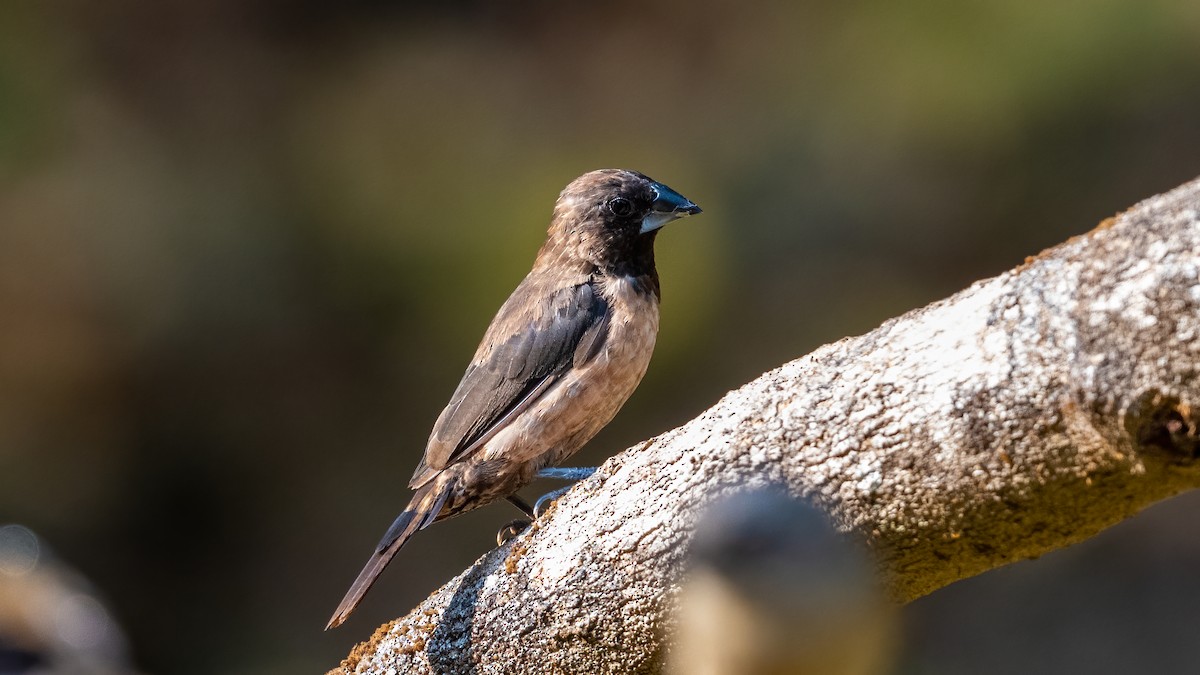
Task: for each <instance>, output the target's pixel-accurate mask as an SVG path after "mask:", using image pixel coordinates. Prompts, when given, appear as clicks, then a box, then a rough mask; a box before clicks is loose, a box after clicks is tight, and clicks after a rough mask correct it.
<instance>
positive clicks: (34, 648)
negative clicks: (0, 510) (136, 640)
mask: <svg viewBox="0 0 1200 675" xmlns="http://www.w3.org/2000/svg"><path fill="white" fill-rule="evenodd" d="M132 672H134V671H133V669H132V668H131V667H130V665H129V658H128V645H127V642H126V640H125V635H124V633H123V632H122V631H121V629H120V627H119V626H117V623H116V621H114V620H113V617H112V615H111V614H110V613H109V611H108V610H107V609H106V608H105V606H104V604H102V603H101V601H100V599H99V598H98V597H97V596H96V592H95V589H93V588H92V587H91V585H90V584H89V583H88V582H87V581H86V580H85V579H84V578H83V577H82V576H80V575H79V573H77V572H75V571H74V570H72V569H70V568H69V567H67V566H66V565H64V564H62V562H60V561H58V560H55V559H54V558H53V557H52V556H51V555H50V554H49V552H48V551H47V549H46V546H45V545H44V544H43V543H42V541H41V540H39V539H38V537H37V535H35V534H34V533H33V532H32V531H31V530H29V529H28V528H26V527H23V526H21V525H14V524H9V525H2V526H0V675H35V674H36V675H123V674H126V673H132Z"/></svg>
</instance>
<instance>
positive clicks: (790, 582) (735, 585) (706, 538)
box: [666, 485, 899, 675]
mask: <svg viewBox="0 0 1200 675" xmlns="http://www.w3.org/2000/svg"><path fill="white" fill-rule="evenodd" d="M898 633H899V616H898V612H897V608H896V607H895V606H894V605H893V603H891V602H890V601H889V600H888V598H887V595H886V593H885V591H884V588H883V586H882V583H881V581H880V579H879V578H878V576H877V572H876V567H875V562H874V560H873V559H872V558H871V556H870V554H869V551H868V549H867V547H866V545H865V542H863V541H861V540H859V539H858V538H857V537H856V536H855V535H853V534H852V533H843V532H840V531H838V530H837V529H836V528H835V527H834V525H833V523H832V522H831V521H830V520H829V517H828V516H827V514H826V513H825V512H824V511H822V510H821V509H820V508H819V507H818V506H817V505H816V504H815V503H813V502H811V501H808V500H803V499H796V498H794V497H792V496H790V495H789V494H788V492H787V491H786V489H784V488H783V487H782V486H778V485H768V486H759V487H753V488H746V489H742V490H739V491H736V492H734V493H732V494H728V495H725V496H723V497H720V498H718V499H715V500H713V502H712V503H710V505H709V506H708V507H707V508H706V509H705V510H704V512H703V513H702V515H701V516H700V517H699V518H698V520H697V525H696V527H695V530H694V533H693V535H692V539H691V541H690V542H689V544H688V552H687V562H686V571H685V573H684V574H683V578H682V582H681V584H680V588H679V593H678V606H677V610H676V612H675V622H674V632H673V635H672V643H673V644H672V647H671V649H670V653H669V655H668V659H667V666H668V667H667V669H666V672H667V673H668V675H881V674H882V673H886V672H890V670H891V667H892V666H893V665H894V662H893V658H894V656H895V648H896V646H897V644H896V643H897V637H898Z"/></svg>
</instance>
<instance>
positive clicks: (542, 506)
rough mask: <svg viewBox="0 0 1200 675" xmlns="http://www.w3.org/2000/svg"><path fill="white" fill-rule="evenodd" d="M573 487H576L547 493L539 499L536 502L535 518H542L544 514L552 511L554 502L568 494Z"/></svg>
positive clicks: (534, 506)
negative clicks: (551, 507)
mask: <svg viewBox="0 0 1200 675" xmlns="http://www.w3.org/2000/svg"><path fill="white" fill-rule="evenodd" d="M572 487H574V486H572V485H568V486H567V487H565V488H559V489H557V490H554V491H552V492H547V493H546V494H544V495H542V496H541V497H538V500H537V502H535V503H534V505H533V516H534V517H535V518H541V517H542V514H543V513H545V512H546V511H548V510H549V509H550V505H551V504H553V503H554V500H556V499H558V498H559V497H561V496H563V495H565V494H567V492H568V491H570V489H571V488H572Z"/></svg>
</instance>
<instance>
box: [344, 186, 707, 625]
mask: <svg viewBox="0 0 1200 675" xmlns="http://www.w3.org/2000/svg"><path fill="white" fill-rule="evenodd" d="M697 213H700V207H698V206H696V205H695V204H693V203H692V202H691V201H689V200H688V199H686V198H685V197H683V196H682V195H680V194H679V193H677V192H675V191H674V190H672V189H671V188H669V187H667V186H666V185H663V184H662V183H658V182H655V181H654V180H651V179H650V178H648V177H646V176H644V175H642V174H640V173H638V172H636V171H627V170H621V169H603V170H600V171H592V172H590V173H586V174H584V175H582V176H580V177H579V178H577V179H575V180H574V181H572V182H571V184H570V185H568V186H567V187H566V188H565V189H564V190H563V191H562V193H561V194H560V195H559V197H558V202H557V204H556V205H555V207H554V215H553V218H552V219H551V221H550V229H549V232H548V236H547V238H546V243H545V244H543V245H542V248H541V250H540V251H538V255H537V259H536V260H534V263H533V269H532V270H531V271H530V272H529V274H528V275H527V276H526V277H525V279H524V280H523V281H522V282H521V284H520V285H519V286H517V288H516V290H514V291H513V293H512V295H511V296H509V298H508V300H507V301H506V302H505V303H504V305H503V306H502V307H501V308H500V311H499V312H498V313H497V314H496V317H495V318H494V319H492V323H491V325H490V326H489V327H488V329H487V332H486V333H485V334H484V336H483V342H481V343H480V345H479V348H478V349H477V350H476V352H475V358H473V359H472V360H471V365H469V366H468V367H467V371H466V373H464V374H463V378H462V381H461V382H460V383H459V385H458V389H456V390H455V392H454V395H453V396H451V398H450V403H449V404H448V405H447V406H446V408H445V409H444V410H443V411H442V414H441V415H440V416H439V417H438V419H437V422H436V423H435V424H434V426H433V432H432V433H431V434H430V437H429V443H428V445H427V446H426V448H425V456H424V457H423V458H422V459H421V463H420V464H419V465H418V466H417V470H416V473H414V474H413V477H412V480H411V481H409V487H411V488H412V489H414V490H416V494H414V495H413V497H412V501H410V502H409V505H408V507H407V508H406V509H405V510H404V512H403V513H401V514H400V515H399V517H397V518H396V520H395V522H394V523H392V526H391V528H389V529H388V531H387V533H386V534H385V535H384V537H383V539H382V540H381V541H380V542H379V545H378V546H377V547H376V549H375V552H374V553H373V554H372V555H371V558H370V560H368V561H367V564H366V566H365V567H364V568H363V570H362V572H360V573H359V575H358V578H357V579H355V581H354V583H353V585H351V586H350V590H349V591H348V592H347V593H346V597H345V598H344V599H343V600H342V603H341V604H340V605H339V606H338V608H337V611H336V612H334V614H333V618H331V619H330V620H329V625H328V626H326V629H328V628H333V627H335V626H338V625H340V624H341V623H342V622H343V621H345V620H346V617H347V616H349V615H350V613H351V612H353V611H354V608H355V607H357V606H358V604H359V602H360V601H361V600H362V597H363V595H364V594H365V593H366V592H367V590H368V589H369V588H370V587H371V584H373V583H374V582H375V579H376V578H377V577H378V576H379V574H380V573H381V572H382V571H383V569H384V567H386V566H387V564H388V562H390V561H391V559H392V558H393V557H394V556H395V555H396V552H397V551H399V550H400V548H401V547H402V546H404V544H405V542H407V541H408V539H409V538H410V537H411V536H412V535H413V534H415V533H416V532H417V531H418V530H420V529H423V528H425V527H426V526H428V525H429V524H431V523H434V522H437V521H439V520H443V519H445V518H449V517H451V516H454V515H457V514H459V513H463V512H465V511H469V510H471V509H474V508H476V507H479V506H483V505H484V504H487V503H489V502H492V501H495V500H497V499H501V498H508V499H509V500H510V501H512V502H513V503H514V504H516V505H518V507H520V508H522V510H524V511H526V513H527V514H529V515H530V516H531V517H532V516H533V514H532V510H531V509H529V507H528V506H527V505H525V504H524V502H522V501H520V499H518V498H516V497H515V496H514V493H515V492H516V491H517V490H519V489H520V488H521V487H523V486H525V485H526V484H528V483H529V482H530V481H532V480H533V479H534V477H535V476H538V475H539V474H540V475H543V476H549V477H560V478H561V477H564V476H567V475H572V474H571V472H570V470H566V471H565V473H564V472H561V471H560V472H559V473H555V472H552V471H550V470H545V469H546V467H552V466H555V465H557V464H558V463H559V462H561V461H562V460H564V459H566V458H567V457H568V456H570V455H571V454H573V453H574V452H575V451H576V450H578V449H579V448H580V447H582V446H583V444H584V443H586V442H587V441H588V440H590V439H591V438H592V436H594V435H596V432H598V431H600V429H601V428H602V427H604V425H606V424H608V422H609V421H610V420H612V418H613V416H614V415H616V414H617V411H618V410H619V409H620V408H621V406H622V405H623V404H624V403H625V400H626V399H628V398H629V395H630V394H632V393H633V390H634V389H635V388H637V385H638V383H639V382H641V379H642V376H643V375H644V374H645V372H646V367H647V365H649V363H650V355H651V353H652V352H653V351H654V342H655V338H656V337H657V334H658V302H659V286H658V273H657V271H656V270H655V268H654V238H655V236H656V235H657V234H658V230H659V228H661V227H662V226H663V225H666V224H667V223H669V222H671V221H672V220H675V219H677V218H681V217H683V216H688V215H693V214H697ZM579 475H586V472H584V473H582V474H574V475H573V477H575V476H579Z"/></svg>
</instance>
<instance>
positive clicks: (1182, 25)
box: [0, 0, 1200, 675]
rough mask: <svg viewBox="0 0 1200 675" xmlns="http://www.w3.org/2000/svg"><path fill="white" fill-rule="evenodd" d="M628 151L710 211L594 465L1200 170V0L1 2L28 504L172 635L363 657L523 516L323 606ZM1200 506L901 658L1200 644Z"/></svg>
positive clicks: (664, 254) (1152, 657) (1186, 653)
mask: <svg viewBox="0 0 1200 675" xmlns="http://www.w3.org/2000/svg"><path fill="white" fill-rule="evenodd" d="M605 166H620V167H628V168H634V169H638V170H640V171H643V172H645V173H647V174H649V175H651V176H653V177H655V178H656V179H659V180H661V181H663V182H666V183H667V184H669V185H671V186H672V187H674V188H676V189H677V190H679V191H680V192H682V193H683V194H685V195H687V196H688V197H690V198H692V199H693V200H695V201H696V202H698V203H699V204H701V205H702V206H703V207H704V208H705V214H704V215H703V216H701V217H699V218H695V219H689V220H687V221H686V222H682V223H678V224H676V225H673V226H671V227H669V228H667V230H666V231H665V232H664V234H663V236H661V237H660V238H659V245H658V251H659V271H660V274H661V276H662V279H663V300H664V303H663V310H662V327H661V335H660V340H659V347H658V351H657V353H656V356H655V359H654V363H653V364H652V365H651V368H650V372H649V374H648V375H647V377H646V379H645V381H644V383H643V384H642V386H641V388H640V389H639V391H638V392H637V393H636V394H635V395H634V396H633V398H632V399H631V400H630V402H629V404H628V405H627V406H626V407H625V410H624V411H623V412H622V413H621V414H620V415H619V416H618V418H617V420H616V421H615V422H614V423H613V424H612V425H611V426H610V427H609V428H608V429H606V430H605V431H604V432H603V433H602V434H601V435H600V436H599V437H597V438H596V439H595V441H594V442H593V443H592V444H591V445H589V446H588V448H586V449H585V450H584V451H583V452H582V453H581V454H580V455H579V456H578V459H579V463H581V464H590V463H596V462H599V461H601V460H602V459H603V458H604V457H606V456H608V455H610V454H612V453H615V452H617V451H619V450H620V449H622V448H624V447H626V446H628V445H631V444H633V443H635V442H636V441H638V440H641V439H644V438H647V437H649V436H652V435H654V434H656V433H659V432H662V431H664V430H667V429H669V428H671V427H673V426H675V425H678V424H680V423H682V422H684V421H686V420H688V419H690V418H691V417H693V416H695V415H696V414H698V413H699V412H700V411H702V410H703V409H704V408H706V407H707V406H709V405H710V404H712V403H713V402H715V401H716V399H717V398H718V397H719V396H720V395H721V394H722V393H724V392H725V391H727V390H729V389H731V388H734V387H736V386H738V385H740V384H742V383H744V382H746V381H748V380H749V379H751V378H753V377H754V376H755V375H757V374H759V373H760V372H762V371H764V370H767V369H769V368H771V367H773V366H776V365H778V364H780V363H783V362H784V361H787V360H789V359H791V358H795V357H798V356H800V355H803V354H805V353H807V352H809V351H810V350H812V349H813V348H815V347H817V346H818V345H820V344H823V343H825V342H829V341H832V340H836V339H838V338H840V337H842V336H845V335H849V334H857V333H861V332H865V331H867V330H869V329H871V328H873V327H874V326H876V325H878V324H879V323H880V322H882V321H883V320H885V319H887V318H890V317H892V316H895V315H897V314H900V313H902V312H904V311H906V310H908V309H911V308H913V307H917V306H920V305H923V304H925V303H927V302H930V301H932V300H936V299H938V298H941V297H944V296H946V295H948V294H950V293H952V292H954V291H956V290H959V289H960V288H962V287H964V286H966V285H967V284H969V283H970V282H972V281H974V280H976V279H978V278H981V277H985V276H990V275H993V274H996V273H999V272H1001V271H1003V270H1005V269H1008V268H1009V267H1012V266H1013V265H1015V264H1017V263H1019V262H1020V261H1021V260H1022V259H1023V257H1024V256H1025V255H1027V254H1032V253H1036V252H1037V251H1039V250H1040V249H1042V248H1044V247H1047V246H1050V245H1053V244H1055V243H1058V242H1059V241H1061V240H1063V239H1065V238H1067V237H1068V236H1071V235H1074V234H1079V233H1082V232H1085V231H1087V230H1088V229H1090V228H1091V227H1092V226H1093V225H1094V224H1095V223H1096V222H1098V221H1099V220H1100V219H1102V218H1104V217H1107V216H1109V215H1111V214H1113V213H1114V212H1117V211H1119V210H1121V209H1123V208H1125V207H1127V206H1130V205H1132V204H1133V203H1134V202H1135V201H1137V200H1139V199H1141V198H1144V197H1148V196H1151V195H1153V194H1155V193H1157V192H1161V191H1164V190H1167V189H1169V188H1172V187H1174V186H1175V185H1177V184H1179V183H1181V182H1183V181H1185V180H1188V179H1191V178H1193V177H1195V176H1196V175H1197V174H1200V3H1196V2H1191V1H1187V0H1181V1H1177V2H1170V1H1165V0H1159V1H1147V0H1089V1H1082V0H1065V1H1060V2H1054V3H1046V2H1036V1H1034V0H1016V1H1014V0H980V1H977V2H970V3H961V2H960V3H956V2H933V1H928V0H917V1H912V2H905V1H901V2H897V1H896V0H863V1H855V2H808V3H794V2H787V1H785V0H778V1H766V2H746V3H722V2H709V1H707V0H701V1H699V2H697V1H692V2H683V1H682V0H660V1H656V2H610V3H570V2H549V1H546V0H535V1H532V2H501V1H497V2H481V1H472V0H453V1H449V2H443V3H417V2H379V1H375V0H356V1H351V2H343V3H326V2H314V1H312V0H299V1H294V2H284V1H283V0H256V1H252V2H251V1H244V0H205V1H203V2H201V1H199V0H197V1H194V2H190V1H187V0H160V1H145V2H137V1H134V0H109V1H106V2H88V1H86V0H44V1H41V2H33V1H27V0H11V1H9V2H5V3H3V4H0V321H2V328H0V523H3V522H20V523H22V524H25V525H27V526H29V527H31V528H33V529H34V530H36V531H37V532H38V533H39V534H41V535H42V536H43V537H44V538H45V541H46V542H48V543H49V545H51V546H53V547H54V549H55V550H56V551H57V553H58V554H59V555H60V556H61V557H62V558H63V559H65V560H66V561H68V562H70V563H71V564H73V565H74V566H76V567H77V568H78V569H79V570H80V571H81V572H83V573H84V574H85V575H87V576H88V577H89V578H90V579H91V580H92V581H93V582H94V583H95V584H96V585H97V587H98V588H99V589H101V592H102V593H103V594H104V597H105V598H106V600H107V602H108V603H109V605H110V608H111V609H112V611H113V613H114V615H115V616H116V618H117V620H118V621H119V622H120V623H121V624H122V625H123V626H124V627H125V629H126V630H127V632H128V634H129V638H130V641H131V644H132V650H133V656H134V659H135V661H136V663H137V665H138V666H139V667H140V668H141V669H143V670H144V671H147V672H155V673H182V674H185V675H186V674H191V673H209V672H223V673H280V674H282V673H299V672H321V671H323V670H324V669H326V668H328V667H332V666H333V665H335V664H336V663H337V661H338V659H340V658H341V657H342V656H344V655H345V654H346V652H347V651H348V650H349V648H350V647H351V646H352V644H353V643H355V642H356V641H359V640H362V639H366V638H367V637H368V636H369V634H370V632H371V631H372V630H373V629H374V628H375V626H376V625H377V624H379V623H382V622H383V621H385V620H387V619H390V618H393V617H395V616H399V615H401V614H403V613H405V612H407V610H408V609H410V608H411V607H412V606H413V605H415V604H416V603H417V602H418V601H419V600H420V599H422V598H424V597H425V596H426V595H427V594H428V593H429V592H430V591H432V590H433V589H434V588H436V587H437V586H438V585H440V584H441V583H443V582H445V581H446V580H448V579H449V578H451V577H452V576H453V575H454V574H455V573H457V572H458V571H460V570H461V569H462V568H463V567H464V566H466V565H467V564H469V563H470V562H471V561H472V560H474V559H475V558H476V557H477V556H479V555H481V554H482V553H484V552H485V551H486V550H488V549H489V548H490V547H491V546H492V545H493V536H494V533H495V531H496V529H497V528H498V527H499V526H500V525H501V524H502V523H504V522H505V521H507V520H509V519H510V518H513V517H515V515H516V512H515V511H513V510H512V509H511V508H510V507H508V506H506V505H496V506H493V507H490V508H486V509H482V510H479V511H476V512H474V513H471V514H469V515H466V516H464V517H462V518H459V519H455V520H454V521H451V522H448V523H446V524H444V525H439V526H438V527H437V528H435V529H434V530H431V531H430V532H428V533H427V534H426V535H424V536H421V537H418V538H416V539H415V540H414V541H413V542H412V544H410V546H409V547H408V548H406V550H405V551H404V552H403V553H402V554H401V556H400V557H399V558H398V559H397V561H396V563H395V564H394V565H393V567H392V568H391V569H389V570H388V572H387V573H386V574H385V575H384V577H383V579H382V581H381V582H380V584H379V585H378V586H377V587H376V589H375V590H374V591H373V592H372V593H371V594H370V595H369V596H368V599H367V601H366V602H365V604H364V606H363V607H362V608H361V609H360V610H359V612H358V614H357V615H356V616H355V617H354V618H353V619H352V620H351V621H350V622H349V624H348V625H347V626H346V627H344V628H342V629H340V630H337V631H334V632H331V633H322V632H321V628H322V626H323V625H324V623H325V620H326V619H327V618H328V615H329V614H330V612H331V611H332V610H333V608H334V606H335V605H336V604H337V601H338V600H339V599H340V598H341V595H342V593H343V592H344V590H345V588H346V586H347V585H348V584H349V582H350V581H351V580H352V579H353V577H354V575H355V574H356V573H357V571H358V569H359V566H360V565H361V564H362V562H363V561H364V560H365V557H366V556H367V554H368V553H369V552H370V550H371V547H372V546H373V545H374V543H375V541H376V539H377V537H378V536H379V535H380V534H381V532H382V531H383V529H384V528H385V527H386V526H387V524H388V523H389V522H390V521H391V519H392V517H393V516H394V515H395V514H396V513H397V512H398V510H399V509H400V508H401V507H402V506H403V504H404V503H405V502H406V501H407V499H408V491H407V489H406V488H405V483H406V482H407V480H408V478H409V476H410V474H411V471H412V468H413V466H414V465H415V463H416V461H417V458H418V457H419V455H420V453H421V452H422V450H423V447H424V441H425V439H426V437H427V434H428V431H429V428H430V426H431V425H432V423H433V420H434V419H435V417H436V416H437V413H438V412H439V411H440V409H441V407H442V406H443V404H444V403H445V401H446V399H447V397H448V396H449V394H450V392H451V391H452V390H453V388H454V385H455V384H456V383H457V380H458V378H459V376H460V375H461V373H462V370H463V368H464V367H465V366H466V363H467V360H468V359H469V357H470V355H471V353H472V352H473V350H474V348H475V345H476V344H477V342H478V339H479V337H480V336H481V334H482V332H483V329H484V328H485V327H486V325H487V323H488V321H489V320H490V318H491V316H492V314H493V313H494V311H495V310H496V308H498V307H499V305H500V303H501V302H502V301H503V300H504V298H505V297H506V296H507V295H508V293H509V291H510V290H511V289H512V287H513V286H514V285H515V284H516V283H517V282H518V281H519V280H520V278H521V277H522V276H523V274H524V273H525V271H527V269H528V267H529V265H530V262H531V260H532V258H533V255H534V253H535V251H536V249H537V247H538V246H539V244H540V242H541V240H542V237H543V234H544V231H545V227H546V224H547V222H548V216H549V213H550V208H551V206H552V204H553V200H554V198H555V196H556V195H557V193H558V191H559V190H560V189H561V188H562V187H563V186H564V185H565V184H566V183H567V182H568V181H569V180H571V179H572V178H574V177H575V176H576V175H578V174H580V173H583V172H584V171H587V170H590V169H594V168H599V167H605ZM541 487H548V486H541ZM537 492H538V490H537V489H530V490H529V491H527V493H528V496H530V497H532V496H535V495H536V493H537ZM1198 512H1200V500H1198V499H1196V498H1194V497H1193V498H1191V499H1188V498H1186V497H1185V498H1182V499H1181V500H1176V501H1174V502H1171V503H1168V504H1166V505H1163V506H1161V507H1158V508H1156V509H1152V510H1151V511H1150V512H1148V513H1147V514H1144V515H1143V516H1142V517H1140V518H1138V519H1135V520H1134V521H1131V522H1130V523H1127V524H1126V525H1123V526H1121V527H1119V528H1117V529H1115V530H1112V531H1110V532H1108V533H1105V534H1104V535H1102V536H1101V537H1100V538H1098V539H1096V540H1093V541H1092V542H1089V543H1087V544H1085V545H1083V546H1081V547H1077V548H1074V549H1070V550H1068V551H1064V552H1061V553H1056V554H1053V555H1050V556H1047V557H1046V558H1045V559H1043V560H1040V561H1037V562H1034V563H1025V564H1022V565H1018V566H1014V567H1012V568H1008V569H1005V570H1001V571H998V572H996V573H993V574H989V575H985V576H983V577H980V578H977V579H974V580H971V581H968V582H965V583H962V584H958V585H956V586H952V587H951V588H948V589H946V590H944V591H942V592H939V593H937V594H935V595H933V596H931V597H930V598H926V599H923V600H921V601H919V602H917V603H915V604H914V605H912V606H911V607H910V608H909V610H908V615H909V633H910V635H909V652H908V653H907V655H906V656H905V663H904V665H903V667H902V668H903V671H904V672H911V673H929V674H935V673H964V672H972V673H1011V672H1024V673H1059V672H1091V673H1127V672H1135V671H1137V672H1157V673H1170V672H1176V673H1184V672H1195V670H1196V664H1197V663H1200V653H1198V652H1197V651H1196V649H1195V646H1194V645H1195V641H1194V635H1193V633H1194V630H1193V626H1194V624H1195V622H1196V618H1197V611H1198V610H1196V607H1197V606H1200V580H1197V579H1196V575H1195V574H1194V573H1193V572H1194V570H1195V569H1196V568H1197V566H1198V565H1200V536H1197V535H1200V526H1197V525H1191V526H1189V523H1190V522H1192V521H1196V520H1200V519H1197V518H1195V514H1196V513H1198ZM1081 664H1082V665H1081Z"/></svg>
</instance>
